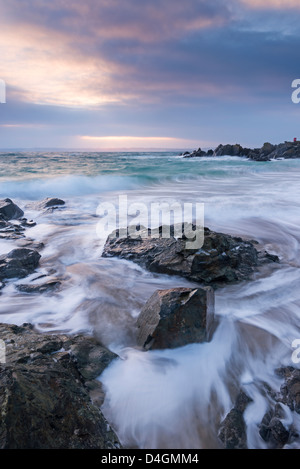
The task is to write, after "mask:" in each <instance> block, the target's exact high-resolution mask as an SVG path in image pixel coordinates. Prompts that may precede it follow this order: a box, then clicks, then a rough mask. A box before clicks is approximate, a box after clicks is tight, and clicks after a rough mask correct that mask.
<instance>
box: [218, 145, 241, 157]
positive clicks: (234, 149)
mask: <svg viewBox="0 0 300 469" xmlns="http://www.w3.org/2000/svg"><path fill="white" fill-rule="evenodd" d="M214 156H244V155H243V147H242V146H241V145H239V144H238V143H236V144H235V145H230V144H227V145H219V146H218V147H217V148H216V149H215V151H214Z"/></svg>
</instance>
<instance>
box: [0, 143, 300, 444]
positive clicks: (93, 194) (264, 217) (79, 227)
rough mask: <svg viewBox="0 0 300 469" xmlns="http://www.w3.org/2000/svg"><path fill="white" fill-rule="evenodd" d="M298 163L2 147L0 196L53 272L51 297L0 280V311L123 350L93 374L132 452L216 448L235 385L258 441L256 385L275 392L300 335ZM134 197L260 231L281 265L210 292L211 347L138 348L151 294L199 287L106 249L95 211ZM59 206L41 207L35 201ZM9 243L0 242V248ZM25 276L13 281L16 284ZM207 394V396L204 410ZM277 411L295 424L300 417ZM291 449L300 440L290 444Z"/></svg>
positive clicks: (220, 224)
mask: <svg viewBox="0 0 300 469" xmlns="http://www.w3.org/2000/svg"><path fill="white" fill-rule="evenodd" d="M299 181H300V160H285V161H271V162H265V163H258V162H254V161H248V160H247V159H246V158H233V157H218V158H194V159H184V158H182V157H180V156H179V155H178V154H177V152H173V153H171V152H163V153H158V152H157V153H150V152H149V153H128V152H127V153H79V152H73V153H72V152H63V153H54V152H49V153H40V152H30V153H28V152H25V153H14V154H8V153H6V154H5V153H2V154H0V198H4V197H10V198H12V199H13V200H14V201H15V202H16V203H18V205H19V206H20V207H22V209H23V210H24V212H25V216H26V217H27V218H32V219H34V220H35V221H36V222H37V225H36V226H35V227H34V228H28V230H27V232H26V236H28V237H31V238H32V239H34V240H35V241H38V242H43V243H44V244H45V249H44V250H43V251H42V252H41V254H42V258H41V263H40V267H39V269H38V272H37V274H34V275H33V276H31V277H29V278H28V279H26V282H30V281H32V280H34V278H35V276H37V275H38V276H39V275H52V276H55V277H59V278H60V279H62V288H61V289H60V290H59V291H57V292H54V293H53V294H51V295H28V294H24V293H21V292H18V291H17V290H16V288H15V286H14V284H13V283H9V284H8V285H7V286H6V287H5V288H4V289H3V290H2V295H1V298H0V299H1V301H0V320H1V321H2V322H10V323H15V324H22V323H23V322H31V323H33V324H34V325H35V327H36V328H37V329H38V330H40V331H41V332H51V331H63V332H66V333H74V332H83V333H85V334H92V335H95V336H96V337H98V338H99V339H100V340H101V341H102V342H103V343H104V344H106V345H107V346H108V347H109V348H111V349H112V350H114V351H115V352H117V353H118V354H119V355H120V356H121V357H122V358H123V359H122V360H117V361H116V362H115V363H114V364H112V366H110V367H109V368H108V369H107V371H106V372H105V373H104V375H103V376H102V377H101V380H102V381H103V383H104V387H105V390H106V400H105V402H104V407H103V411H104V412H105V415H106V416H107V418H108V420H109V421H110V423H111V424H112V425H113V426H114V428H115V429H116V430H117V432H118V435H119V437H120V439H121V441H122V442H123V443H124V444H126V445H129V446H134V447H141V448H177V449H178V448H179V449H180V448H187V449H188V448H218V447H220V442H219V441H218V438H217V431H218V424H219V422H220V420H222V418H223V417H224V415H225V414H226V412H228V411H229V410H230V408H231V406H232V404H233V402H234V400H235V392H236V391H237V390H239V389H241V388H242V389H244V391H245V392H247V394H248V395H249V396H251V397H252V399H253V403H252V404H251V405H249V406H248V408H247V412H246V414H245V419H246V425H247V438H248V446H249V447H250V448H266V447H267V444H266V443H265V442H264V441H263V440H262V439H261V438H260V437H259V435H258V431H257V429H258V425H259V423H260V422H261V420H262V417H263V415H264V413H265V412H266V411H267V410H268V406H269V403H270V399H271V397H270V396H266V393H265V383H267V384H268V385H269V386H271V387H272V388H273V389H275V390H276V391H279V388H280V385H281V381H280V379H279V378H278V377H276V376H275V374H274V370H275V368H277V367H279V366H282V365H290V366H296V367H297V366H299V365H295V364H294V363H292V361H291V356H292V352H293V348H292V342H293V340H295V339H299V338H300V327H299V323H300V289H299V284H300V184H299ZM120 194H122V195H124V194H125V195H127V196H128V201H129V202H144V204H145V205H146V206H149V204H151V203H152V202H173V201H179V202H181V203H184V202H201V203H203V204H204V212H205V224H206V226H208V227H209V228H211V229H214V230H218V231H222V232H224V233H232V234H238V235H241V236H245V237H250V238H251V239H256V240H257V241H258V242H259V243H260V244H261V246H262V248H264V249H267V250H268V251H269V252H271V253H274V254H276V255H278V256H279V258H280V264H279V265H277V264H276V266H265V267H264V268H263V269H262V270H261V271H260V272H258V273H257V274H256V275H255V276H254V277H253V279H252V280H251V281H249V282H242V283H241V284H239V285H234V286H228V287H224V288H223V289H220V290H218V291H217V292H216V305H215V308H216V314H217V315H218V316H219V318H220V325H219V327H218V329H217V331H216V333H215V335H214V337H213V340H212V341H211V342H210V343H208V344H191V345H189V346H186V347H182V348H179V349H176V350H165V351H154V352H147V353H144V352H139V351H138V350H137V349H136V348H135V343H134V340H135V339H134V337H135V335H134V334H135V321H136V317H137V315H138V314H139V311H140V310H141V308H142V306H143V304H144V303H145V301H146V300H147V299H148V298H149V297H150V295H151V294H152V293H153V292H154V291H155V290H156V289H159V288H160V289H161V288H171V287H176V286H188V285H190V286H196V285H195V284H192V283H190V282H188V281H186V280H183V279H181V278H177V277H169V276H167V275H156V274H152V273H150V272H147V271H145V270H144V269H142V268H140V267H139V266H137V265H135V264H133V263H131V262H129V261H123V260H119V259H106V258H102V257H101V253H102V249H103V245H104V243H105V237H101V236H99V231H97V222H98V217H97V207H98V206H99V204H100V203H103V202H111V203H117V200H118V196H119V195H120ZM50 196H55V197H60V198H63V199H64V200H65V201H66V205H65V207H64V208H63V209H61V210H57V211H54V212H53V213H50V212H49V213H43V212H39V211H38V210H36V209H35V208H34V206H32V202H33V201H35V200H40V199H43V198H44V197H50ZM14 247H15V245H14V243H13V242H12V241H7V240H1V241H0V253H5V252H8V251H9V250H11V249H13V248H14ZM24 281H25V280H22V283H24ZM212 401H213V403H214V405H213V406H212V404H211V403H212ZM285 412H286V420H287V421H288V420H289V421H291V422H293V425H294V427H295V429H297V430H298V432H300V421H299V418H298V415H295V414H294V413H291V412H290V411H289V410H288V409H285ZM286 447H287V448H288V447H297V448H298V447H300V444H299V440H297V441H296V442H292V443H289V444H287V445H286Z"/></svg>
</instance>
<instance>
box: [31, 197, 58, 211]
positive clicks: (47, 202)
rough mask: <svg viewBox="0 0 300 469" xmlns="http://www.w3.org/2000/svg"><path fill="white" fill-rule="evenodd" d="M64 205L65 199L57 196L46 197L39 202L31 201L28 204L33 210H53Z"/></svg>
mask: <svg viewBox="0 0 300 469" xmlns="http://www.w3.org/2000/svg"><path fill="white" fill-rule="evenodd" d="M64 205H65V201H64V200H62V199H58V198H57V197H46V199H43V200H41V201H39V202H32V203H31V204H30V205H29V206H30V208H33V209H34V210H46V211H53V210H55V209H58V208H59V207H62V206H64Z"/></svg>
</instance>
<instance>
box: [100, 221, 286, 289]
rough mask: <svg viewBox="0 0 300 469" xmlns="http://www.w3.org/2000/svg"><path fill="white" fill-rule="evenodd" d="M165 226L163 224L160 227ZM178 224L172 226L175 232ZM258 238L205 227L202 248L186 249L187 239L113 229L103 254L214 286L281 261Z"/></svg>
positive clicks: (242, 277) (241, 277)
mask: <svg viewBox="0 0 300 469" xmlns="http://www.w3.org/2000/svg"><path fill="white" fill-rule="evenodd" d="M160 229H161V228H160ZM173 232H174V226H172V227H171V234H172V233H173ZM255 246H256V244H255V242H254V241H245V240H243V239H242V238H240V237H233V236H230V235H225V234H223V233H216V232H213V231H211V230H209V229H208V228H204V244H203V246H202V248H201V249H197V250H190V249H186V239H185V238H184V236H183V237H182V238H175V237H174V236H172V235H171V236H170V238H161V237H160V238H151V237H149V236H148V233H145V230H141V235H140V236H139V237H137V238H131V237H122V238H119V237H118V232H117V231H115V232H114V233H112V234H111V235H110V236H109V237H108V239H107V241H106V243H105V246H104V249H103V253H102V256H103V257H109V256H118V257H120V258H122V259H128V260H131V261H133V262H136V263H137V264H139V265H141V266H143V267H145V268H147V269H149V270H150V271H152V272H158V273H165V274H169V275H179V276H182V277H185V278H188V279H189V280H192V281H196V282H200V283H201V284H203V285H211V286H214V287H217V286H221V285H224V284H231V283H236V282H239V281H241V280H246V279H249V278H250V277H251V275H252V274H253V273H254V271H255V270H257V269H258V268H259V266H260V265H261V264H262V263H264V262H278V261H279V259H278V257H277V256H273V255H270V254H268V253H266V252H262V251H258V250H257V249H256V247H255Z"/></svg>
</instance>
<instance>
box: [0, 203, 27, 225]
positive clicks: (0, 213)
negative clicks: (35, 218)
mask: <svg viewBox="0 0 300 469" xmlns="http://www.w3.org/2000/svg"><path fill="white" fill-rule="evenodd" d="M23 215H24V212H23V210H21V209H20V207H18V206H17V205H16V204H15V203H14V202H13V201H12V200H11V199H2V200H0V218H3V220H12V219H18V218H22V217H23Z"/></svg>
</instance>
